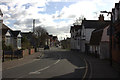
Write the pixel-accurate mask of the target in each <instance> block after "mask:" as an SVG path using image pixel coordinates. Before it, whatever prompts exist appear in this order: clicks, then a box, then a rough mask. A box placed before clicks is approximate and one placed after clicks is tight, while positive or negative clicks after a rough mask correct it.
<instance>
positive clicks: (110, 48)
mask: <svg viewBox="0 0 120 80" xmlns="http://www.w3.org/2000/svg"><path fill="white" fill-rule="evenodd" d="M100 12H101V13H107V14H108V15H109V14H110V15H111V22H110V28H109V29H110V37H109V41H110V44H109V45H110V46H109V51H110V65H111V66H112V27H113V17H112V12H107V11H100ZM108 15H107V16H108Z"/></svg>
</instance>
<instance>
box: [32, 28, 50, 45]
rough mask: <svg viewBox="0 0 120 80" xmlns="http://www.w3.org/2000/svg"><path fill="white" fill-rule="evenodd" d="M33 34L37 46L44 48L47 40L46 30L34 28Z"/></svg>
mask: <svg viewBox="0 0 120 80" xmlns="http://www.w3.org/2000/svg"><path fill="white" fill-rule="evenodd" d="M34 34H35V35H36V36H37V46H42V47H43V46H44V45H45V42H46V39H47V38H48V33H47V30H46V29H45V28H43V27H41V26H37V27H36V28H35V32H34Z"/></svg>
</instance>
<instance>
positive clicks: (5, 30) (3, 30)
mask: <svg viewBox="0 0 120 80" xmlns="http://www.w3.org/2000/svg"><path fill="white" fill-rule="evenodd" d="M8 30H10V31H12V30H11V29H10V28H9V27H7V26H6V25H5V24H3V25H2V36H5V34H6V32H7V31H8Z"/></svg>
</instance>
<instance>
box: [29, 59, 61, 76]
mask: <svg viewBox="0 0 120 80" xmlns="http://www.w3.org/2000/svg"><path fill="white" fill-rule="evenodd" d="M59 61H60V60H57V61H56V62H55V63H53V64H52V65H55V64H57V63H58V62H59ZM52 65H50V66H47V67H44V68H42V69H39V70H37V71H34V72H29V74H40V73H41V71H43V70H46V69H48V68H50V67H51V66H52Z"/></svg>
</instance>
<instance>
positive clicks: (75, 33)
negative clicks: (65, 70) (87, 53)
mask: <svg viewBox="0 0 120 80" xmlns="http://www.w3.org/2000/svg"><path fill="white" fill-rule="evenodd" d="M81 29H82V26H81V25H74V26H71V29H70V33H71V50H80V36H81V35H80V33H81Z"/></svg>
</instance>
